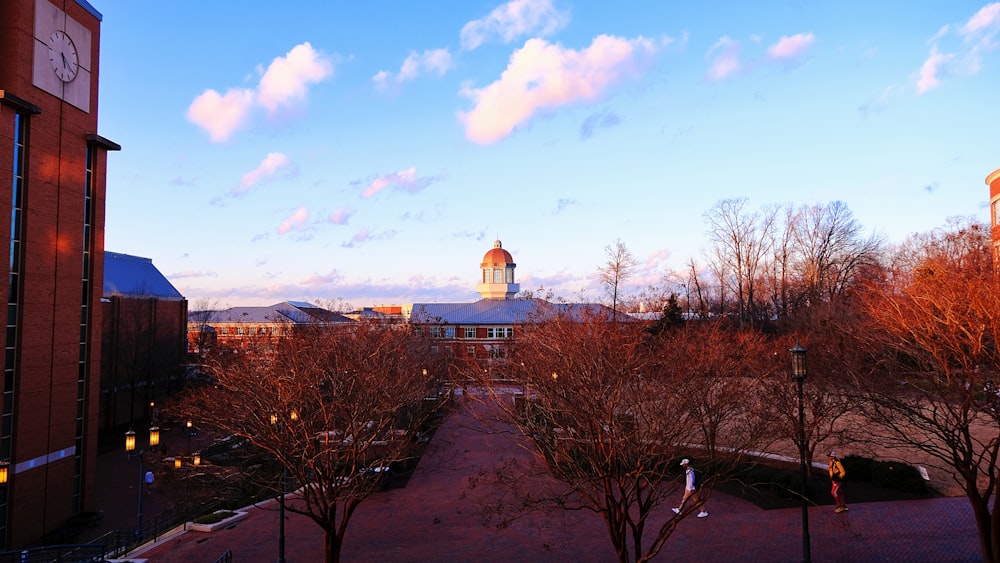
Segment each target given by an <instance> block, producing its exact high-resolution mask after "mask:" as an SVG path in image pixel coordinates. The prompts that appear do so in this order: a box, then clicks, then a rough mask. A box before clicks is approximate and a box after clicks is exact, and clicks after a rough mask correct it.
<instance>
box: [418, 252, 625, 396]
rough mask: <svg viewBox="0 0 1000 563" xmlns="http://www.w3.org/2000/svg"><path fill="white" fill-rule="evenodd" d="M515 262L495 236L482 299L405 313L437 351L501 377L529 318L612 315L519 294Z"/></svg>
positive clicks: (483, 266)
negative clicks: (435, 342)
mask: <svg viewBox="0 0 1000 563" xmlns="http://www.w3.org/2000/svg"><path fill="white" fill-rule="evenodd" d="M516 268H517V264H516V263H515V262H514V258H513V256H511V254H510V252H508V251H507V250H505V249H504V248H503V245H502V244H501V243H500V241H499V240H497V241H494V243H493V248H491V249H489V250H488V251H487V252H486V254H485V255H484V256H483V259H482V261H481V262H480V264H479V269H480V276H479V280H480V281H479V284H478V285H477V286H476V290H477V291H478V292H479V295H480V296H481V297H482V298H481V299H479V300H478V301H473V302H471V303H414V304H412V305H409V306H407V307H403V313H404V317H406V318H408V319H409V322H410V324H411V325H413V326H415V327H417V328H418V330H425V331H427V332H428V334H430V336H431V337H432V338H435V339H440V344H439V345H437V346H436V348H437V351H438V352H439V353H443V354H448V355H451V356H452V357H453V358H454V360H455V362H456V363H464V364H471V365H475V366H476V368H477V369H481V370H484V371H486V372H487V373H490V374H492V375H493V376H494V377H496V378H499V379H503V378H504V377H505V374H504V369H503V364H504V358H505V357H506V356H507V348H508V346H509V344H510V342H511V340H512V339H513V338H516V337H517V334H518V331H520V330H521V328H522V327H523V326H524V325H526V324H528V323H532V322H536V321H539V320H543V319H546V318H552V317H554V316H556V315H568V316H569V317H570V318H578V319H583V318H588V317H594V316H598V315H599V316H604V317H606V318H608V319H611V318H613V315H612V311H611V309H610V308H609V307H606V306H604V305H600V304H596V303H552V302H549V301H546V300H544V299H538V298H534V297H530V298H529V297H518V293H519V292H520V284H518V283H517V280H516V277H515V269H516Z"/></svg>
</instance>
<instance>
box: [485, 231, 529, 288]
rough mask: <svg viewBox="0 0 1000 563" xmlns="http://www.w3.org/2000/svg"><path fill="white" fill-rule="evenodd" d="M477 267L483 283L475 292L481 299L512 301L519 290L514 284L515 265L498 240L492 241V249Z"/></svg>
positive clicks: (518, 286)
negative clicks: (480, 272)
mask: <svg viewBox="0 0 1000 563" xmlns="http://www.w3.org/2000/svg"><path fill="white" fill-rule="evenodd" d="M479 267H480V268H482V270H483V283H481V284H479V285H478V286H477V287H476V291H478V292H479V294H480V295H482V296H483V299H512V298H513V297H514V296H515V295H517V292H518V291H520V290H521V287H520V285H518V284H516V283H514V268H516V267H517V264H515V263H514V258H513V257H512V256H511V255H510V252H507V251H506V250H504V249H503V245H501V244H500V241H499V240H497V241H493V248H491V249H490V250H489V251H488V252H486V255H485V256H483V262H482V264H480V265H479Z"/></svg>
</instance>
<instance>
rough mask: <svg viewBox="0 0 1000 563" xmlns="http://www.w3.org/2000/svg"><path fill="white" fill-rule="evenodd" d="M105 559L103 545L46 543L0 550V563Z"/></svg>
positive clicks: (97, 561) (85, 562) (82, 562)
mask: <svg viewBox="0 0 1000 563" xmlns="http://www.w3.org/2000/svg"><path fill="white" fill-rule="evenodd" d="M107 559H108V554H107V553H106V552H105V550H104V546H103V545H48V546H45V547H32V548H28V549H21V550H18V551H3V552H0V563H101V562H103V561H106V560H107Z"/></svg>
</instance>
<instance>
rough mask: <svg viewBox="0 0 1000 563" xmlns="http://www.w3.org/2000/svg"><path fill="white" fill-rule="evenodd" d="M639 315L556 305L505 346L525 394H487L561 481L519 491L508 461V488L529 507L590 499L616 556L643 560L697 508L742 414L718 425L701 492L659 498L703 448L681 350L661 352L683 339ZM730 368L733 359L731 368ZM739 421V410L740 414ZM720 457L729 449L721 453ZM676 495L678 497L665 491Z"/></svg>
mask: <svg viewBox="0 0 1000 563" xmlns="http://www.w3.org/2000/svg"><path fill="white" fill-rule="evenodd" d="M646 328H647V327H646V324H645V323H639V322H609V319H608V316H606V315H605V316H597V315H595V316H590V317H587V318H580V316H579V315H569V314H560V315H555V316H551V317H548V318H545V319H542V320H540V321H539V322H536V323H532V324H531V325H528V326H525V327H524V328H523V329H522V332H521V334H520V335H519V336H518V339H517V341H516V343H515V345H514V348H513V351H512V355H511V357H510V364H511V369H512V372H513V373H514V374H516V377H517V378H518V379H519V380H520V381H522V382H523V383H524V386H525V390H524V396H525V397H526V398H527V401H526V404H522V403H520V402H511V401H510V400H509V399H508V398H506V397H505V396H504V395H503V394H502V393H501V391H500V390H498V389H497V388H496V387H492V389H493V392H494V396H493V399H494V400H495V401H496V402H497V404H499V405H501V406H502V407H503V408H504V412H505V415H506V418H507V421H508V422H511V423H513V424H515V425H517V426H518V427H519V428H520V429H521V431H522V432H523V433H524V434H525V435H526V436H529V437H531V439H532V440H531V444H532V445H533V447H534V448H536V451H537V453H538V455H539V456H540V457H541V458H543V459H545V460H546V461H547V465H548V472H549V474H550V475H551V476H553V477H555V478H556V479H557V480H558V481H559V482H561V483H562V485H563V486H564V487H565V488H564V489H559V490H557V491H555V492H552V491H543V492H542V493H538V492H537V491H525V490H523V489H522V488H519V487H518V485H520V484H521V483H522V482H523V479H522V478H521V477H520V476H518V475H514V474H513V473H511V472H501V473H498V475H497V478H498V479H504V478H506V479H512V480H516V482H511V483H509V485H510V489H511V490H512V491H513V492H514V493H517V494H519V495H520V496H521V498H522V503H523V506H524V507H525V509H531V508H534V509H541V508H544V507H549V508H554V509H560V510H587V511H591V512H593V513H595V514H597V515H599V516H600V517H601V518H602V519H603V521H604V523H605V525H606V529H607V532H608V537H609V539H610V540H611V543H612V546H613V547H614V549H615V551H616V552H617V554H618V559H619V561H622V562H628V561H637V562H638V561H649V560H650V559H652V558H654V557H655V556H656V555H657V554H658V553H659V552H660V551H661V550H662V549H663V548H664V545H665V543H666V541H667V540H668V538H669V537H670V536H671V534H672V533H673V532H674V530H675V529H676V527H677V525H678V523H679V522H680V521H681V520H682V519H683V518H685V517H687V516H688V515H690V514H691V513H692V511H693V512H698V510H699V508H700V507H701V506H702V503H703V502H704V501H705V500H706V499H707V498H708V496H709V494H710V491H711V488H712V487H713V486H714V485H713V484H714V483H716V482H717V480H718V479H722V478H724V477H725V475H727V474H728V469H727V468H731V467H732V465H730V464H731V463H733V462H734V461H735V460H738V459H739V458H740V454H741V451H742V450H741V449H739V448H741V447H743V446H745V445H746V444H747V443H748V441H747V440H743V439H742V437H737V436H735V435H734V433H737V432H739V431H740V424H739V423H737V424H733V425H732V426H726V430H725V431H723V432H720V434H722V435H723V436H724V437H725V440H728V441H730V442H727V445H728V444H730V443H735V444H738V447H737V448H736V449H735V450H727V451H728V452H729V453H728V457H726V456H720V457H719V459H717V460H714V462H713V465H712V470H711V471H706V472H705V473H703V474H702V477H703V479H702V481H701V486H702V489H701V500H700V502H699V503H698V504H696V505H693V506H690V507H688V508H687V509H686V510H685V511H684V512H683V513H682V514H681V515H680V516H676V517H675V516H674V514H673V513H672V512H670V511H669V510H665V509H664V507H665V506H666V505H665V504H664V503H666V502H669V501H668V497H669V496H670V495H674V494H676V493H677V492H678V491H677V488H676V485H674V482H675V481H676V479H677V478H678V477H679V471H678V469H679V468H678V467H677V462H678V461H679V460H680V458H681V457H688V456H690V457H695V458H696V457H698V456H703V455H704V454H703V453H702V452H703V451H704V450H703V449H701V448H699V447H697V446H693V445H692V444H696V443H698V442H699V437H700V435H701V433H700V431H699V427H698V426H697V425H695V424H692V421H691V419H690V418H688V417H686V416H684V415H683V413H685V412H686V410H685V409H686V408H687V406H688V404H689V401H690V399H691V397H690V396H689V393H691V392H703V391H704V389H702V388H698V389H694V388H692V387H690V386H687V385H685V381H684V379H685V378H686V374H685V369H684V368H683V366H669V365H668V364H669V363H670V361H671V360H676V359H682V360H683V359H684V358H686V357H689V355H687V354H684V353H682V352H678V353H677V354H674V355H671V356H668V355H667V354H666V352H667V351H668V350H670V349H671V348H672V347H673V346H676V345H678V344H680V343H681V342H682V340H681V339H675V338H672V337H670V336H669V335H670V334H672V333H673V332H683V331H684V329H678V330H677V331H666V332H665V333H664V334H662V335H661V336H653V335H652V334H651V333H650V332H649V331H647V330H646ZM734 369H737V371H738V368H734ZM741 422H743V421H741ZM724 457H725V459H723V458H724ZM671 500H674V501H676V499H671Z"/></svg>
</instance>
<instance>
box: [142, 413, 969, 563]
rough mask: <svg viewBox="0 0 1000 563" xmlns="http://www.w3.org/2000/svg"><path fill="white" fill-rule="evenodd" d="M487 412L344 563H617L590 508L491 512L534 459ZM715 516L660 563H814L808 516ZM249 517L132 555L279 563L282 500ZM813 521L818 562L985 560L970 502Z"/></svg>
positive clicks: (729, 506)
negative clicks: (497, 472)
mask: <svg viewBox="0 0 1000 563" xmlns="http://www.w3.org/2000/svg"><path fill="white" fill-rule="evenodd" d="M477 408H481V407H479V406H477V405H476V404H475V403H474V402H472V401H470V400H469V399H467V398H463V399H461V400H460V403H459V405H458V407H457V409H456V412H454V413H452V414H451V415H449V417H448V418H447V419H446V420H445V422H444V424H443V425H442V427H441V428H440V429H439V430H438V432H437V433H436V435H435V437H434V440H433V441H432V443H431V445H430V447H429V448H428V451H427V452H426V453H425V455H424V457H423V459H422V460H421V462H420V465H419V467H418V468H417V470H416V472H415V473H414V475H413V476H412V477H411V478H410V481H409V483H408V484H407V486H406V488H404V489H396V490H391V491H386V492H383V493H378V494H376V495H375V496H373V497H371V498H370V499H368V500H367V501H365V502H364V503H362V505H361V506H360V507H359V508H358V510H357V512H356V513H355V515H354V516H353V518H352V519H351V522H350V525H349V528H348V531H347V537H346V540H345V545H344V548H343V551H342V559H343V561H347V562H352V561H359V562H360V561H393V562H437V561H441V562H445V561H449V562H451V561H482V562H497V563H510V562H513V561H518V562H521V561H567V562H568V561H572V562H581V563H587V562H595V563H598V562H600V563H603V562H606V561H614V560H615V559H616V557H615V554H614V550H613V549H612V547H611V543H610V541H609V539H608V536H607V533H606V531H605V529H604V525H603V522H602V521H601V519H600V517H599V516H597V515H595V514H592V513H589V512H567V511H563V512H557V513H549V514H530V515H528V516H526V517H524V518H521V519H519V520H516V521H515V522H513V523H512V524H510V525H508V526H506V527H502V528H501V527H497V526H496V525H494V524H491V523H489V522H486V521H485V519H484V517H483V516H482V514H483V512H482V510H481V507H482V506H483V503H491V504H495V503H496V498H495V495H494V493H495V492H496V491H495V490H491V488H490V486H488V485H483V484H482V483H476V478H477V477H478V476H481V475H482V476H487V475H489V474H490V472H491V471H492V470H494V469H496V468H497V467H498V466H499V464H500V460H501V459H510V458H512V457H515V458H517V459H518V460H519V462H520V463H530V461H531V456H530V455H529V454H528V453H526V452H525V451H524V450H523V449H521V448H520V447H519V446H518V444H517V441H516V440H515V434H514V432H513V430H512V429H510V428H505V427H492V428H490V427H488V426H487V425H488V424H491V423H488V422H487V421H483V420H478V419H476V418H475V417H474V416H473V415H472V413H473V412H474V411H475V410H476V409H477ZM474 484H475V485H476V486H473V485H474ZM678 492H679V490H678ZM848 495H849V491H848ZM848 501H849V502H850V498H848ZM707 509H708V511H709V512H710V513H711V515H710V516H709V517H708V518H704V519H698V518H693V517H689V518H686V519H685V520H684V521H683V522H682V523H681V524H680V526H679V528H678V530H677V531H676V532H675V533H674V535H673V536H672V537H670V538H669V539H668V540H667V543H666V545H665V546H664V548H663V550H662V551H661V553H660V555H659V557H657V560H659V561H668V560H690V561H699V562H702V561H708V562H713V561H718V562H730V561H733V560H737V559H738V560H742V561H763V562H785V561H788V562H792V561H801V560H802V523H801V511H800V510H799V509H782V510H768V511H765V510H762V509H760V508H757V507H756V506H755V505H753V504H751V503H749V502H746V501H743V500H742V499H739V498H735V497H731V496H728V495H724V494H722V493H718V492H716V493H714V494H713V495H712V496H711V499H710V500H709V502H708V504H707ZM248 510H249V512H250V516H249V517H248V518H247V519H245V520H243V521H241V522H238V523H236V524H235V525H233V526H231V527H230V528H228V529H225V530H219V531H215V532H211V533H204V532H193V531H192V532H184V533H181V534H179V535H176V536H174V537H170V538H165V539H163V540H161V541H160V542H158V543H157V544H156V545H153V546H149V547H147V548H145V549H142V550H137V551H135V552H133V553H132V554H130V555H131V557H133V558H136V559H140V558H144V559H147V560H148V561H150V562H152V563H161V562H162V563H203V562H211V561H214V560H215V559H216V558H217V557H219V556H221V555H222V554H223V553H225V552H226V551H231V552H232V554H233V560H234V561H237V562H242V561H254V562H258V561H273V560H276V559H277V556H278V551H277V545H278V535H277V534H278V532H277V530H278V521H277V520H278V512H277V504H276V503H275V502H274V501H270V502H267V503H263V504H261V505H259V506H255V507H250V508H249V509H248ZM663 512H666V513H667V514H659V515H658V516H659V517H660V518H661V520H660V521H657V522H653V523H652V525H649V526H647V530H648V532H647V534H650V533H652V531H653V530H655V529H656V528H658V527H659V524H660V523H661V522H662V519H663V518H669V517H672V516H673V513H670V512H669V508H668V507H664V511H663ZM809 521H810V532H811V544H812V549H811V552H812V559H813V561H816V562H840V561H844V562H848V561H873V562H878V561H884V562H896V561H908V562H919V561H927V562H931V561H933V562H972V561H980V560H981V558H980V556H979V543H978V536H977V533H976V527H975V521H974V518H973V515H972V513H971V510H970V509H969V507H968V504H967V503H966V501H965V500H964V499H963V498H943V499H929V500H916V501H905V502H889V503H855V504H852V505H851V508H850V510H849V511H848V512H846V513H843V514H835V513H834V512H833V511H832V507H829V506H819V507H814V508H811V509H810V512H809ZM285 532H286V535H285V537H286V553H285V555H286V560H287V561H288V562H289V563H310V562H314V561H321V560H322V554H323V541H322V540H323V538H322V532H321V530H320V529H319V527H318V526H317V525H316V524H314V523H313V522H312V521H310V520H308V519H307V518H305V517H303V516H299V515H296V514H291V513H289V512H286V525H285ZM647 540H648V538H647Z"/></svg>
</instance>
